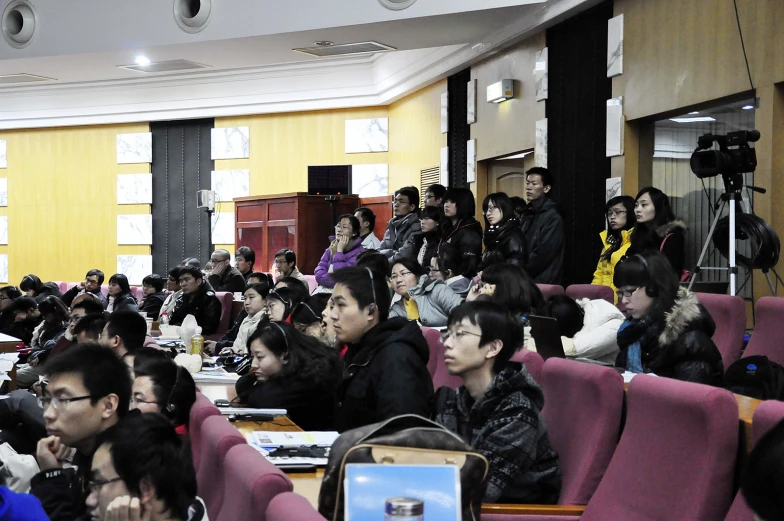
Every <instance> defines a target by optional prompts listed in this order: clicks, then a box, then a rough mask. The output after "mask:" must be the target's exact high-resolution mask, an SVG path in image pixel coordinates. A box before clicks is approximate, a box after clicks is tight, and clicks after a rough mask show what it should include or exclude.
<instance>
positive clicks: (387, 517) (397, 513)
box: [384, 497, 425, 521]
mask: <svg viewBox="0 0 784 521" xmlns="http://www.w3.org/2000/svg"><path fill="white" fill-rule="evenodd" d="M424 514H425V504H424V502H423V501H422V500H420V499H414V498H407V497H395V498H390V499H387V500H386V505H385V508H384V521H424V519H425V516H424Z"/></svg>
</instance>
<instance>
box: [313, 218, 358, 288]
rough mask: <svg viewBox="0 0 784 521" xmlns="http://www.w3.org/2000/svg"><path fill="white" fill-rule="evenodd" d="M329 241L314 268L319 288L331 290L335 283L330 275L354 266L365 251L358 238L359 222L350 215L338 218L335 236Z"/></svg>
mask: <svg viewBox="0 0 784 521" xmlns="http://www.w3.org/2000/svg"><path fill="white" fill-rule="evenodd" d="M330 239H331V240H332V242H331V243H330V245H329V248H327V251H325V252H324V255H322V256H321V260H320V261H319V263H318V266H317V267H316V273H315V275H316V282H318V284H319V288H327V289H331V288H332V287H333V286H334V285H335V283H334V282H332V277H330V274H331V273H332V272H333V271H336V270H339V269H342V268H348V267H349V266H356V265H357V257H358V256H359V254H360V253H362V252H363V251H365V248H363V247H362V238H361V237H360V236H359V220H358V219H357V218H356V217H354V216H353V215H351V214H345V215H341V216H340V217H338V223H337V225H335V236H334V237H330Z"/></svg>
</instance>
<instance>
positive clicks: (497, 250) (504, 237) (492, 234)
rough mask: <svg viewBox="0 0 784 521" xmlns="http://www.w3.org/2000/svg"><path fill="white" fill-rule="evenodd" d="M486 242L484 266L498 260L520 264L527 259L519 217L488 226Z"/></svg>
mask: <svg viewBox="0 0 784 521" xmlns="http://www.w3.org/2000/svg"><path fill="white" fill-rule="evenodd" d="M484 242H485V252H484V254H483V255H482V264H481V266H482V267H483V268H484V267H487V266H489V265H490V264H495V263H498V262H507V263H509V264H516V265H518V266H519V265H521V264H523V263H524V262H525V260H526V254H525V252H526V250H525V239H524V238H523V232H522V230H521V229H520V224H519V223H518V222H517V219H509V220H507V221H506V222H504V223H502V224H500V225H499V226H496V227H493V226H488V227H487V229H486V230H485V236H484Z"/></svg>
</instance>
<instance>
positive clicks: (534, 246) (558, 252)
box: [520, 166, 565, 284]
mask: <svg viewBox="0 0 784 521" xmlns="http://www.w3.org/2000/svg"><path fill="white" fill-rule="evenodd" d="M553 183H554V181H553V176H552V174H550V172H549V171H548V170H547V169H546V168H542V167H538V166H537V167H534V168H531V169H530V170H528V172H526V176H525V196H526V198H527V199H528V206H526V207H525V210H524V211H523V215H522V216H521V218H520V223H521V226H522V229H523V236H524V238H525V244H526V251H527V258H526V261H525V262H524V263H523V268H525V271H526V272H527V273H528V275H530V277H531V278H532V279H534V282H536V283H537V284H560V283H561V276H562V272H563V258H564V241H565V238H564V225H563V217H561V213H560V212H559V210H558V205H557V204H556V202H555V201H553V200H552V199H551V198H550V193H551V191H552V189H553V186H554V185H553Z"/></svg>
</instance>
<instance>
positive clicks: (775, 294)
mask: <svg viewBox="0 0 784 521" xmlns="http://www.w3.org/2000/svg"><path fill="white" fill-rule="evenodd" d="M763 273H764V274H765V280H767V281H768V287H769V288H770V293H771V294H772V295H773V296H774V297H778V294H777V292H776V288H775V287H773V281H772V280H770V272H769V271H763ZM774 273H775V272H774ZM776 278H777V279H778V278H779V275H778V273H776ZM779 280H781V279H779Z"/></svg>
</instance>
